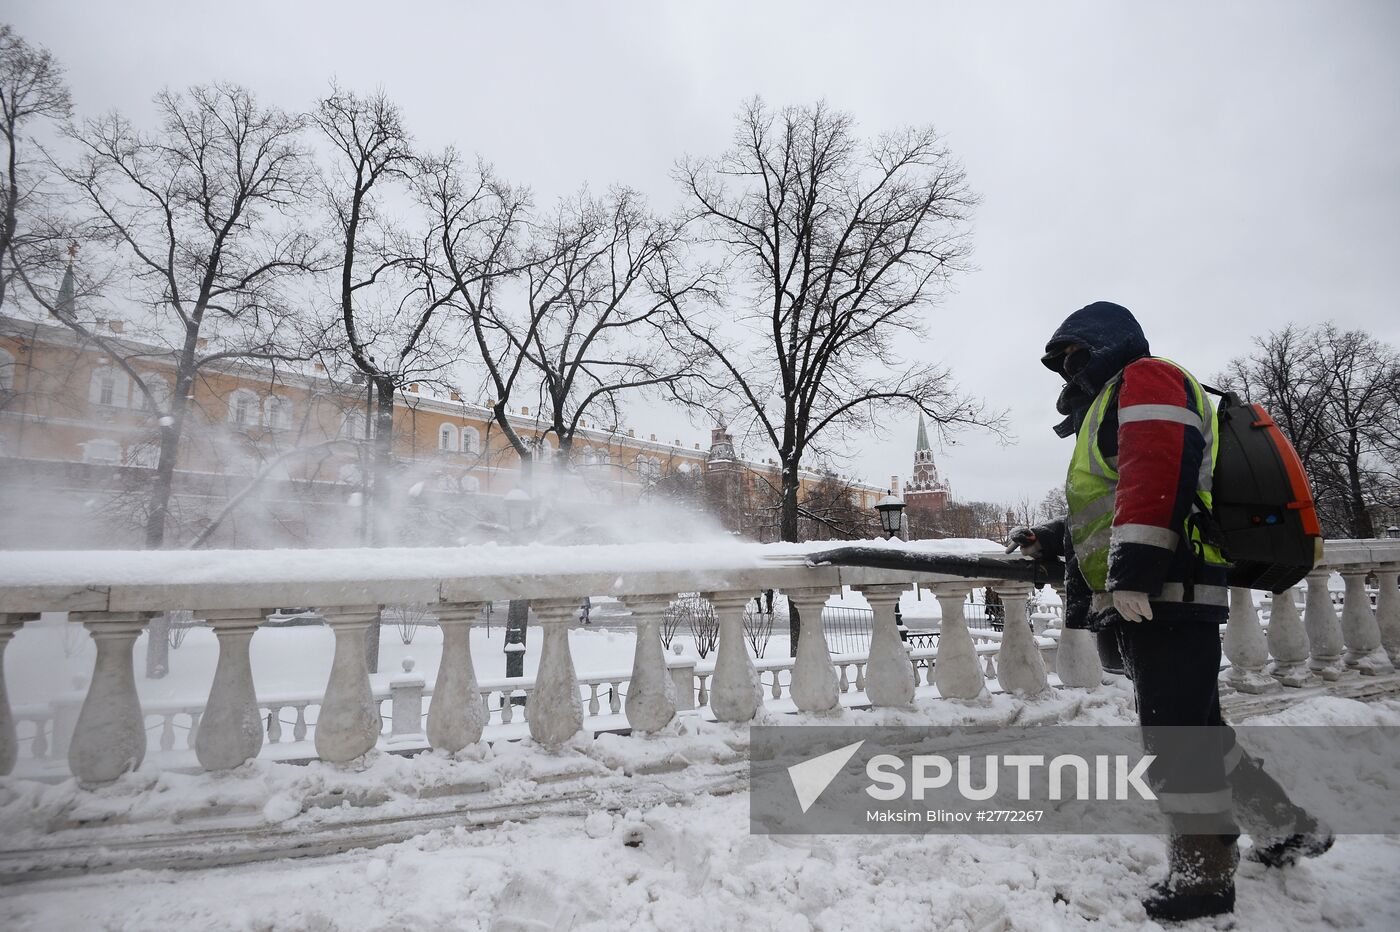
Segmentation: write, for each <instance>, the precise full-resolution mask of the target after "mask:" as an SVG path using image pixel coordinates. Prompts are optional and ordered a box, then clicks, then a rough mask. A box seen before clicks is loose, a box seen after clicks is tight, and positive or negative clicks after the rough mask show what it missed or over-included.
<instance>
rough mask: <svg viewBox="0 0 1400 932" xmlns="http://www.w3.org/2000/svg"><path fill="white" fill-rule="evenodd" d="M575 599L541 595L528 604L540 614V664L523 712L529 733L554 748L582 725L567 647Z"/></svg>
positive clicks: (571, 657) (576, 732)
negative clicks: (541, 598)
mask: <svg viewBox="0 0 1400 932" xmlns="http://www.w3.org/2000/svg"><path fill="white" fill-rule="evenodd" d="M578 603H579V600H578V599H543V600H539V601H535V602H532V603H531V604H530V607H531V608H533V609H534V610H535V614H536V615H537V616H539V620H540V627H541V628H542V629H543V636H542V637H541V638H540V667H539V671H538V672H537V673H536V674H535V688H534V690H532V691H531V693H530V699H529V702H528V703H527V710H526V712H525V718H526V721H527V722H528V723H529V725H530V737H531V738H533V739H535V741H537V742H539V743H540V744H542V745H544V746H545V747H547V748H557V747H559V746H560V745H562V744H563V743H564V742H566V741H568V740H569V739H570V738H572V737H573V736H574V735H576V734H578V733H579V732H580V731H581V730H582V729H583V702H582V701H581V700H580V699H579V693H578V674H577V673H576V672H575V671H574V658H573V655H572V654H571V653H570V651H569V622H571V621H572V620H573V619H574V617H575V616H576V614H577V613H578Z"/></svg>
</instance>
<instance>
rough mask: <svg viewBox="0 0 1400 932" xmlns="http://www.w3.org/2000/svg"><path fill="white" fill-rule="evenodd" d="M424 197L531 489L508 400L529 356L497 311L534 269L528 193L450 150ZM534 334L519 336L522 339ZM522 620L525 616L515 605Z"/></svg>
mask: <svg viewBox="0 0 1400 932" xmlns="http://www.w3.org/2000/svg"><path fill="white" fill-rule="evenodd" d="M417 191H418V196H419V199H420V201H421V202H422V204H423V205H424V207H425V209H426V210H427V212H428V214H429V216H430V217H431V220H430V223H431V229H432V237H433V239H434V241H435V248H436V252H435V255H436V257H437V260H438V261H437V265H436V268H435V269H434V270H433V272H434V275H435V276H436V277H437V278H439V279H441V280H444V281H445V282H446V285H444V286H442V287H443V288H444V290H450V291H452V292H454V300H455V301H456V302H457V304H458V305H459V306H460V307H461V308H462V309H463V310H464V312H465V317H466V320H467V324H468V326H469V327H470V332H471V339H472V340H473V341H474V343H475V346H476V349H477V351H478V352H479V353H480V355H481V360H482V364H483V366H484V368H485V371H486V383H487V386H488V388H487V391H488V392H489V393H490V396H491V402H490V407H491V415H492V419H493V421H494V423H495V425H496V427H497V428H499V430H500V431H501V435H502V436H503V437H505V439H506V441H507V443H509V444H510V447H511V449H512V450H514V451H515V454H516V456H518V457H519V460H520V473H521V476H520V484H521V485H522V487H524V488H525V489H526V490H527V491H528V490H529V487H530V476H531V472H532V467H533V462H534V457H535V447H534V444H533V443H532V438H530V437H526V436H524V435H522V434H521V433H520V431H518V430H517V429H516V427H515V424H514V423H512V421H511V418H510V399H511V396H512V394H513V393H514V392H515V389H516V385H517V382H518V381H519V380H520V378H521V376H522V373H523V372H525V371H526V365H527V360H526V358H525V354H524V353H520V352H514V353H509V352H505V351H502V348H501V347H500V344H499V343H498V342H497V341H495V340H494V339H493V337H494V333H493V332H492V325H491V323H490V322H491V321H493V320H494V318H495V313H496V311H495V306H496V302H497V300H498V299H499V297H500V295H501V292H502V290H503V289H505V288H506V287H507V286H508V283H509V282H510V281H511V280H512V279H513V278H514V277H515V276H517V275H518V274H520V272H521V271H522V270H523V269H524V268H525V267H526V266H527V265H528V259H525V258H524V257H523V256H522V245H521V240H522V238H523V236H524V233H525V228H526V226H527V224H528V218H527V213H528V210H529V207H530V193H529V191H527V190H524V189H517V188H512V187H511V186H510V185H508V184H506V183H505V182H503V181H502V180H500V179H499V178H497V177H496V176H495V173H494V172H493V171H492V170H491V167H490V166H489V165H487V164H486V163H484V162H480V161H478V162H477V163H476V164H475V165H474V166H472V167H470V168H469V167H467V166H465V165H464V164H463V160H462V158H461V157H460V156H459V155H458V153H457V152H456V151H454V150H452V149H448V150H447V151H445V152H443V153H442V154H441V155H440V156H437V157H435V158H432V159H425V160H424V165H423V172H422V175H421V176H420V178H419V181H418V185H417ZM533 336H534V335H533V333H531V332H530V331H528V330H527V331H526V332H525V333H523V334H520V335H519V337H520V339H521V340H522V341H525V342H528V341H530V340H532V339H533ZM512 612H513V613H514V614H516V615H519V614H520V611H519V610H517V609H514V608H512Z"/></svg>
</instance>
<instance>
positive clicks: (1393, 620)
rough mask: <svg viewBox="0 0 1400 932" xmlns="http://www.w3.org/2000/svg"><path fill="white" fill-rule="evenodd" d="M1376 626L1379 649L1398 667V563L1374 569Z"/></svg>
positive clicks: (1399, 623) (1399, 616) (1399, 565)
mask: <svg viewBox="0 0 1400 932" xmlns="http://www.w3.org/2000/svg"><path fill="white" fill-rule="evenodd" d="M1376 585H1377V587H1378V591H1377V593H1376V626H1377V627H1378V628H1379V629H1380V634H1381V647H1383V648H1384V649H1385V653H1386V656H1388V657H1389V658H1390V662H1391V664H1393V665H1400V563H1383V564H1381V565H1379V566H1377V567H1376Z"/></svg>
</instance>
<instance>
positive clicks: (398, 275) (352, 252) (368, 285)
mask: <svg viewBox="0 0 1400 932" xmlns="http://www.w3.org/2000/svg"><path fill="white" fill-rule="evenodd" d="M312 119H313V121H314V122H315V124H316V126H317V127H318V128H319V129H320V130H321V133H322V135H323V136H324V138H325V139H326V140H327V141H328V142H329V143H330V151H331V155H332V160H333V162H332V165H331V166H330V168H329V170H328V171H327V172H326V174H325V176H324V181H323V190H322V194H323V198H324V201H325V203H326V205H327V208H328V210H329V213H330V217H331V231H332V232H331V235H332V240H333V242H334V248H335V251H336V261H335V270H336V272H337V273H338V274H337V276H336V280H335V283H334V286H333V288H332V290H333V292H334V293H335V296H336V305H337V313H336V317H337V318H338V330H339V331H340V338H339V339H337V340H335V341H334V342H333V343H332V344H331V346H330V349H329V352H330V353H331V354H332V355H335V356H338V357H343V358H345V359H348V361H349V363H350V364H351V365H352V366H353V368H354V370H355V372H356V373H358V375H359V377H360V380H361V381H365V382H367V383H368V386H369V387H370V390H371V393H372V396H373V398H372V404H373V418H372V419H368V420H367V423H366V424H365V431H366V435H367V437H369V438H372V440H371V442H372V444H373V454H372V457H371V468H370V475H369V476H368V477H367V481H366V484H365V489H366V492H367V495H366V496H365V499H366V500H365V501H363V502H362V507H364V508H365V509H366V511H365V516H366V519H367V526H366V532H367V537H368V540H367V541H366V543H369V544H372V545H382V544H384V543H387V542H388V537H389V535H390V528H391V526H392V515H393V513H394V495H393V476H394V472H395V459H394V409H395V406H396V403H397V398H398V396H399V394H400V393H401V392H402V391H403V390H404V389H405V388H406V386H408V385H410V384H412V383H415V382H417V383H427V384H433V383H437V382H442V379H443V374H444V371H445V370H447V369H449V368H451V367H453V366H455V364H456V362H457V359H456V353H455V350H456V349H457V348H458V346H459V343H460V341H459V340H458V339H456V337H457V330H456V329H454V328H453V327H451V326H450V321H449V320H447V315H446V314H444V313H443V312H444V310H445V309H447V308H449V307H450V305H451V301H452V298H453V288H452V287H451V286H450V285H449V286H448V287H447V288H446V289H445V290H439V285H440V284H442V280H441V279H440V278H438V277H436V276H433V275H431V274H429V269H430V268H431V267H432V265H433V262H432V258H431V257H432V253H433V250H434V248H435V238H434V237H433V236H432V235H431V232H430V224H428V223H427V222H426V221H425V222H422V223H419V224H416V230H414V231H412V232H410V231H409V230H408V229H405V226H404V224H403V223H402V222H399V221H400V220H401V218H400V216H399V215H398V214H396V213H395V212H394V209H393V208H394V207H395V206H398V207H402V208H404V209H405V210H407V209H409V208H411V207H412V206H413V198H412V192H413V190H414V185H415V183H416V180H417V178H418V175H419V173H420V163H419V161H418V159H417V157H416V156H415V155H414V153H413V147H412V140H411V139H410V137H409V135H408V132H407V131H406V130H405V128H404V125H403V117H402V114H401V113H400V111H399V108H398V107H397V106H396V105H395V104H394V103H393V102H391V101H390V100H389V99H388V98H387V97H385V96H384V95H383V94H382V93H376V94H373V95H369V96H363V95H359V94H355V93H352V92H349V91H345V90H342V89H340V88H337V87H332V89H331V93H330V94H329V95H328V96H327V97H326V98H325V99H324V100H322V101H321V103H320V104H319V106H318V107H317V108H316V112H315V113H314V114H313V116H312ZM417 219H422V218H417Z"/></svg>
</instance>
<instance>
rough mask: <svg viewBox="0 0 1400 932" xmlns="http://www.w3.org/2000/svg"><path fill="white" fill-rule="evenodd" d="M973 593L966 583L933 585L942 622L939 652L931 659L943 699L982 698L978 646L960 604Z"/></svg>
mask: <svg viewBox="0 0 1400 932" xmlns="http://www.w3.org/2000/svg"><path fill="white" fill-rule="evenodd" d="M971 591H972V586H971V584H968V583H960V582H958V583H935V584H934V586H933V595H934V598H936V599H938V606H939V609H940V610H941V615H942V621H940V622H939V625H938V653H937V654H936V655H935V656H934V658H933V682H934V685H935V686H937V687H938V694H939V695H940V696H942V697H943V698H944V699H976V698H977V697H978V696H980V695H982V690H983V689H984V688H985V683H986V681H985V679H984V678H983V676H982V665H981V664H980V663H978V662H977V647H976V645H974V644H973V643H972V632H971V631H969V630H968V628H967V615H966V614H965V613H964V611H963V605H964V604H965V603H966V601H967V594H968V593H969V592H971Z"/></svg>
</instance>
